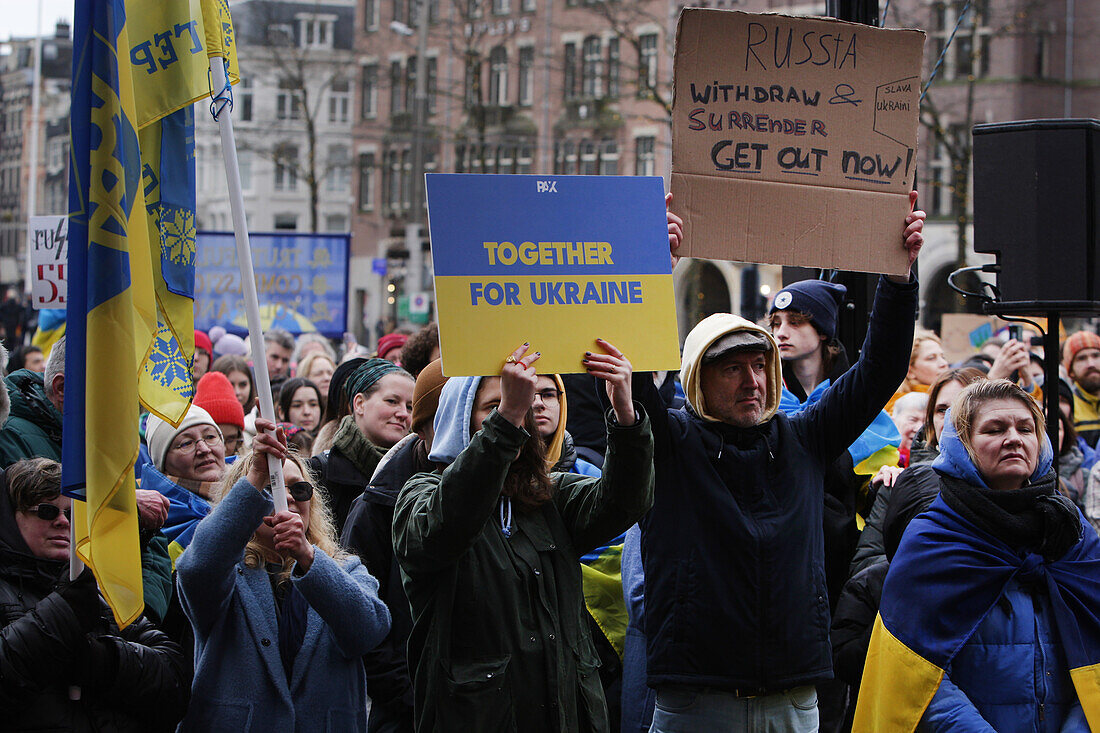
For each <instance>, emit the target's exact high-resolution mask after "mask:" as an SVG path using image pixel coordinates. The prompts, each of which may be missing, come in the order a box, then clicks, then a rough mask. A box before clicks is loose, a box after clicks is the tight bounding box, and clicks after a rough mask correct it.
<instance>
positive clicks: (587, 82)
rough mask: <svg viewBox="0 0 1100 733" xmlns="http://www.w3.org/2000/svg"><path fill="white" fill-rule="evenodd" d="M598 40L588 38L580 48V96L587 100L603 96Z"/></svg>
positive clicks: (601, 66) (601, 64)
mask: <svg viewBox="0 0 1100 733" xmlns="http://www.w3.org/2000/svg"><path fill="white" fill-rule="evenodd" d="M601 51H602V49H601V44H600V39H599V38H597V37H596V36H589V37H588V38H586V39H584V46H583V47H582V53H583V57H584V58H583V64H582V66H581V94H583V95H584V96H585V97H587V98H588V99H596V98H599V97H601V96H603V84H602V79H601V77H602V76H603V57H602V53H601Z"/></svg>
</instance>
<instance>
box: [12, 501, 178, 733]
mask: <svg viewBox="0 0 1100 733" xmlns="http://www.w3.org/2000/svg"><path fill="white" fill-rule="evenodd" d="M86 572H87V573H89V576H90V571H86ZM67 573H68V563H67V562H56V561H49V560H42V559H39V558H36V557H35V556H34V555H32V554H31V552H30V549H29V548H28V547H27V545H26V543H25V542H24V541H23V538H22V535H21V533H20V532H19V528H18V526H17V525H16V523H15V518H14V515H13V511H12V506H11V502H10V499H9V494H8V489H7V485H6V482H4V481H2V480H0V627H2V628H0V710H2V711H3V713H2V714H0V731H27V730H34V731H135V733H136V732H139V731H140V732H145V731H170V730H173V729H174V728H175V726H176V723H178V722H179V720H180V719H181V718H182V717H183V714H184V712H185V710H186V708H187V699H188V694H189V691H190V681H191V671H190V669H189V668H186V667H185V665H184V660H183V655H182V653H181V652H180V649H179V647H178V646H176V644H175V643H173V642H172V641H170V640H169V639H168V637H167V636H165V635H164V634H163V633H162V632H160V631H158V630H157V629H156V628H154V627H153V625H152V624H150V623H149V622H148V621H147V620H145V618H144V617H142V618H139V619H138V620H137V621H135V622H134V623H132V624H130V625H129V626H127V627H126V628H125V629H124V630H121V631H120V630H119V628H118V626H116V625H115V622H114V619H113V617H112V615H111V610H110V608H108V607H107V605H106V604H105V603H103V602H102V601H101V600H100V598H99V595H98V593H97V591H96V586H95V583H94V580H92V578H91V577H88V576H85V577H82V578H81V579H79V580H78V581H77V582H75V583H72V584H70V583H68V582H67V581H61V579H62V578H67ZM71 685H75V686H78V687H79V688H80V699H79V700H77V701H73V700H71V699H70V694H69V693H70V686H71Z"/></svg>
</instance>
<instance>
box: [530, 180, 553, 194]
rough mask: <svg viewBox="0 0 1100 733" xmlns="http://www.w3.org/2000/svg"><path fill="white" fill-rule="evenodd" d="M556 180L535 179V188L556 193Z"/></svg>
mask: <svg viewBox="0 0 1100 733" xmlns="http://www.w3.org/2000/svg"><path fill="white" fill-rule="evenodd" d="M557 187H558V182H557V181H535V190H536V191H538V192H539V193H557V192H558V188H557Z"/></svg>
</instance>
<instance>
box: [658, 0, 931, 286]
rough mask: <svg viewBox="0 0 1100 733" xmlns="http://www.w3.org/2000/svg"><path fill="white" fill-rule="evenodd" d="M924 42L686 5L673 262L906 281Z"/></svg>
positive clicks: (675, 125) (853, 26) (677, 93)
mask: <svg viewBox="0 0 1100 733" xmlns="http://www.w3.org/2000/svg"><path fill="white" fill-rule="evenodd" d="M924 36H925V34H924V33H923V32H922V31H917V30H886V29H882V28H874V27H872V26H867V25H860V24H857V23H845V22H842V21H837V20H830V19H823V18H794V17H788V16H784V15H776V14H757V13H744V12H740V11H731V10H709V9H703V8H686V9H684V11H683V12H682V13H681V15H680V23H679V26H678V28H677V31H676V58H675V71H674V73H675V80H674V86H675V90H674V101H673V112H672V194H673V199H672V211H673V212H674V213H676V214H678V215H680V216H681V217H683V219H684V244H683V246H682V248H681V254H684V255H686V256H688V257H705V258H710V259H724V260H739V261H745V262H767V263H773V264H778V265H795V266H802V267H823V268H837V269H844V270H857V271H863V272H884V273H888V274H894V275H902V274H905V272H906V271H907V269H908V260H907V256H906V253H905V249H904V247H903V246H902V238H901V233H902V230H903V229H904V226H905V225H904V220H905V216H906V214H907V213H908V212H909V199H908V193H909V191H910V190H912V188H913V181H914V176H915V171H916V162H917V161H916V149H917V129H918V108H919V99H920V87H921V81H920V73H921V61H922V56H923V50H924Z"/></svg>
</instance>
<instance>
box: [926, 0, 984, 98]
mask: <svg viewBox="0 0 1100 733" xmlns="http://www.w3.org/2000/svg"><path fill="white" fill-rule="evenodd" d="M964 9H966V11H967V12H966V15H965V16H963V15H962V11H963V10H964ZM931 13H932V18H931V20H932V34H931V35H932V40H933V49H934V50H935V53H936V55H935V57H934V58H935V59H938V58H939V57H940V56H941V55H944V48H947V53H946V55H945V56H944V63H943V66H942V67H941V69H940V76H942V77H943V78H945V79H964V78H966V77H968V76H970V75H971V74H973V75H974V76H976V77H978V78H985V77H987V76H989V62H990V45H991V43H992V38H993V29H992V28H991V27H990V25H989V0H971V1H970V2H965V1H962V0H949V1H947V2H944V1H937V2H934V3H932V8H931ZM960 17H962V22H961V23H959V18H960ZM956 23H959V28H958V32H957V33H955V39H954V40H953V41H952V42H951V45H950V46H948V45H947V40H948V38H950V37H951V33H952V32H953V31H954V30H955V24H956Z"/></svg>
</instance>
